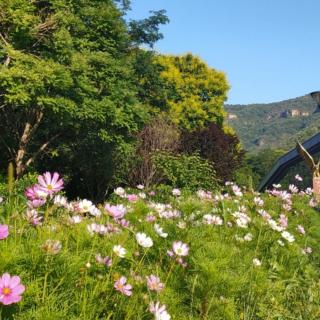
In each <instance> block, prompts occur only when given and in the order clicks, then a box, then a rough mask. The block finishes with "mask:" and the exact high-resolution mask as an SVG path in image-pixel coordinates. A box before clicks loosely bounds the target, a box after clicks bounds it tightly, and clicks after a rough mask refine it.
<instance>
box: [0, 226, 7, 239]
mask: <svg viewBox="0 0 320 320" xmlns="http://www.w3.org/2000/svg"><path fill="white" fill-rule="evenodd" d="M8 235H9V227H8V226H7V225H6V224H0V240H3V239H5V238H7V237H8Z"/></svg>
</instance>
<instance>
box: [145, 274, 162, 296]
mask: <svg viewBox="0 0 320 320" xmlns="http://www.w3.org/2000/svg"><path fill="white" fill-rule="evenodd" d="M146 278H147V286H148V288H149V290H151V291H156V292H160V291H161V290H163V288H164V284H163V283H162V282H161V281H160V278H159V277H157V276H155V275H153V274H151V275H150V276H148V277H146Z"/></svg>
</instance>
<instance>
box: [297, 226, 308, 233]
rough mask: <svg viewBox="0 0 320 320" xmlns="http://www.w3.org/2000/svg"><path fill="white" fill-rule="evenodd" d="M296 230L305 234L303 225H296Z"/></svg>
mask: <svg viewBox="0 0 320 320" xmlns="http://www.w3.org/2000/svg"><path fill="white" fill-rule="evenodd" d="M297 231H298V232H299V233H301V234H305V233H306V231H305V230H304V227H303V226H302V225H300V224H299V225H297Z"/></svg>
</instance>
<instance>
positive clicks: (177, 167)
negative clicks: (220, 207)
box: [152, 152, 217, 191]
mask: <svg viewBox="0 0 320 320" xmlns="http://www.w3.org/2000/svg"><path fill="white" fill-rule="evenodd" d="M152 159H153V161H154V164H155V168H156V170H157V171H159V172H160V173H161V174H162V177H163V182H166V183H167V184H170V185H172V186H173V187H178V188H186V189H189V190H194V191H195V190H198V189H206V190H212V189H215V188H216V187H217V179H216V177H215V172H214V170H213V169H212V166H211V165H210V164H209V163H208V161H206V160H204V159H202V158H201V157H200V156H199V155H198V154H194V155H185V154H181V155H172V154H168V153H163V152H162V153H157V154H155V155H154V156H153V158H152Z"/></svg>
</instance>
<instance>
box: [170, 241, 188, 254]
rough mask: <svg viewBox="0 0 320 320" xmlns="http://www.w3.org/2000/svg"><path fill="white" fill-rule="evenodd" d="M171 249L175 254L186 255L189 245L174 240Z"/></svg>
mask: <svg viewBox="0 0 320 320" xmlns="http://www.w3.org/2000/svg"><path fill="white" fill-rule="evenodd" d="M172 249H173V252H174V253H175V254H176V255H177V256H187V255H188V253H189V246H188V245H187V244H186V243H183V242H181V241H174V242H173V245H172Z"/></svg>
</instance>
